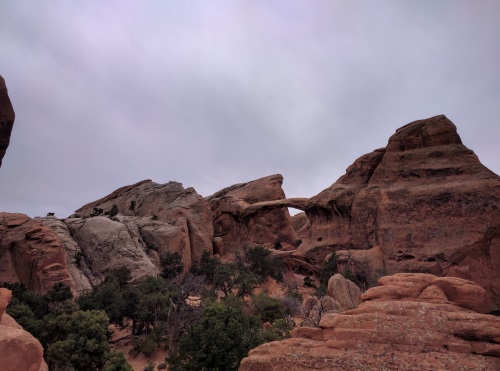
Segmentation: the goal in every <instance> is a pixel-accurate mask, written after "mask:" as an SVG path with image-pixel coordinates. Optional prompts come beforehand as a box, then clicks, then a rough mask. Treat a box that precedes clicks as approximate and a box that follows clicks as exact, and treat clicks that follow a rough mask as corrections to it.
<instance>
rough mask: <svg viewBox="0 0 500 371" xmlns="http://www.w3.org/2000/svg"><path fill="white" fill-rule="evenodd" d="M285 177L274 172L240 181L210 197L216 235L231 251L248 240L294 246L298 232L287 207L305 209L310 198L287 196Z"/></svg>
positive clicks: (271, 245)
mask: <svg viewBox="0 0 500 371" xmlns="http://www.w3.org/2000/svg"><path fill="white" fill-rule="evenodd" d="M282 184H283V177H282V176H281V175H271V176H268V177H264V178H260V179H257V180H254V181H251V182H247V183H242V184H236V185H233V186H231V187H228V188H224V189H223V190H221V191H219V192H217V193H215V194H214V195H212V196H211V197H209V198H208V201H209V203H210V208H211V210H212V213H213V225H214V235H215V237H219V238H220V239H221V240H222V243H223V246H224V251H225V252H226V253H228V254H234V253H237V252H240V251H241V249H242V246H243V245H244V244H245V243H250V244H257V245H267V246H269V247H274V245H275V244H276V243H279V244H281V247H282V248H285V249H293V248H294V245H295V243H296V241H297V235H296V233H295V231H294V229H293V227H292V224H291V221H290V214H289V212H288V209H287V206H291V207H298V208H303V207H304V205H305V201H306V199H286V197H285V193H284V192H283V189H282V188H281V185H282Z"/></svg>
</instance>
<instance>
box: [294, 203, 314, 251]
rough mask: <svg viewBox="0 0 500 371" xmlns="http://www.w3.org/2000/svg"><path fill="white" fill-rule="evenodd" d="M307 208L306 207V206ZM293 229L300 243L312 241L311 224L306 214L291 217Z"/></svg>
mask: <svg viewBox="0 0 500 371" xmlns="http://www.w3.org/2000/svg"><path fill="white" fill-rule="evenodd" d="M304 206H305V205H304ZM290 220H291V222H292V227H293V230H294V231H295V233H296V234H297V237H298V238H299V239H300V242H301V243H302V241H306V240H310V238H311V223H309V218H308V217H307V215H306V213H304V212H302V213H298V214H295V215H293V216H291V217H290Z"/></svg>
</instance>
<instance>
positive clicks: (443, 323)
mask: <svg viewBox="0 0 500 371" xmlns="http://www.w3.org/2000/svg"><path fill="white" fill-rule="evenodd" d="M379 284H380V286H377V287H375V288H372V289H370V290H368V291H367V292H366V293H365V294H363V295H362V301H363V302H362V303H361V305H360V306H359V307H358V308H356V309H353V310H349V311H346V312H344V313H337V314H327V315H325V316H324V317H323V318H322V320H321V322H320V328H317V329H303V330H300V329H299V330H297V331H295V332H294V336H296V337H295V338H292V339H287V340H284V341H280V342H272V343H267V344H264V345H261V346H259V347H257V348H255V349H253V350H251V351H250V354H249V356H248V357H247V358H245V359H244V360H243V361H242V363H241V367H240V370H261V371H267V370H306V369H317V370H371V369H374V370H378V369H388V370H422V369H429V370H441V369H443V370H444V369H450V370H456V369H461V370H497V369H499V368H500V318H498V317H495V316H492V315H487V314H480V313H477V312H474V311H472V310H470V309H469V308H470V307H471V304H470V293H471V292H474V296H475V297H476V299H477V300H478V302H482V303H484V302H485V301H487V299H488V297H487V294H486V291H485V290H484V289H482V288H481V287H479V286H478V285H477V284H475V283H473V282H468V281H464V280H459V281H457V279H456V278H438V277H436V276H432V275H428V274H399V275H394V276H390V277H384V278H383V279H381V280H380V281H379Z"/></svg>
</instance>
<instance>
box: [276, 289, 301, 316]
mask: <svg viewBox="0 0 500 371" xmlns="http://www.w3.org/2000/svg"><path fill="white" fill-rule="evenodd" d="M277 300H278V301H279V302H280V305H281V307H282V308H283V310H284V312H285V314H288V315H289V316H292V317H293V316H297V315H299V314H300V313H301V312H302V295H300V294H299V296H297V295H289V294H287V295H285V296H283V297H280V298H277Z"/></svg>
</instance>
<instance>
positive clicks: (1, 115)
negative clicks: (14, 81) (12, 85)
mask: <svg viewBox="0 0 500 371" xmlns="http://www.w3.org/2000/svg"><path fill="white" fill-rule="evenodd" d="M15 117H16V115H15V113H14V108H13V107H12V103H11V102H10V99H9V95H8V93H7V86H6V85H5V80H4V78H3V77H2V76H0V167H1V166H2V159H3V157H4V156H5V152H6V151H7V147H8V146H9V142H10V135H11V133H12V128H13V126H14V119H15Z"/></svg>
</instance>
